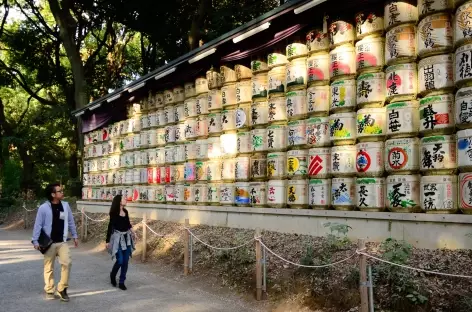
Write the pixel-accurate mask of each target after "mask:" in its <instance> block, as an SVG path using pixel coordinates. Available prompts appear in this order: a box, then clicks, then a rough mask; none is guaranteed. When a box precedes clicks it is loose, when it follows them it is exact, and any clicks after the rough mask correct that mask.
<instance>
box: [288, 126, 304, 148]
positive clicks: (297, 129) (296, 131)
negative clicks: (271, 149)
mask: <svg viewBox="0 0 472 312" xmlns="http://www.w3.org/2000/svg"><path fill="white" fill-rule="evenodd" d="M287 143H288V147H290V148H292V147H305V145H306V143H307V140H306V120H295V121H290V122H289V123H288V128H287Z"/></svg>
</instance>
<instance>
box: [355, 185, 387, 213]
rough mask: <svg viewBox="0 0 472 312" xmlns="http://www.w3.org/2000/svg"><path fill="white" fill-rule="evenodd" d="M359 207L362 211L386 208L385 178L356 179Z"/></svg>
mask: <svg viewBox="0 0 472 312" xmlns="http://www.w3.org/2000/svg"><path fill="white" fill-rule="evenodd" d="M356 194H357V197H356V201H357V204H356V206H357V208H358V209H359V210H361V211H383V210H384V209H385V178H373V177H372V178H357V179H356Z"/></svg>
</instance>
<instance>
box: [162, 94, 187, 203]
mask: <svg viewBox="0 0 472 312" xmlns="http://www.w3.org/2000/svg"><path fill="white" fill-rule="evenodd" d="M175 103H176V102H175V98H174V91H173V89H166V90H164V124H165V126H164V141H165V146H164V162H165V177H164V180H165V192H166V201H167V203H169V204H174V203H182V202H183V199H182V195H181V194H182V189H183V184H182V181H181V180H179V181H178V183H177V184H176V179H175V177H176V175H177V174H176V173H175V172H174V170H175V171H176V170H179V168H181V166H182V164H181V162H180V161H179V165H176V164H177V162H176V160H179V159H178V157H176V153H175V151H176V144H175V142H176V137H175V135H176V128H177V120H176V119H175V111H174V104H175ZM161 131H162V130H161ZM177 190H179V192H177ZM169 193H172V194H174V193H178V194H179V195H180V197H179V198H175V202H172V201H170V200H169V197H168V196H167V195H168V194H169Z"/></svg>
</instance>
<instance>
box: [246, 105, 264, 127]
mask: <svg viewBox="0 0 472 312" xmlns="http://www.w3.org/2000/svg"><path fill="white" fill-rule="evenodd" d="M268 112H269V109H268V102H267V101H263V102H252V104H251V114H250V116H251V121H250V124H251V126H252V127H258V126H264V125H266V124H267V122H268Z"/></svg>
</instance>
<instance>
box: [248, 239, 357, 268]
mask: <svg viewBox="0 0 472 312" xmlns="http://www.w3.org/2000/svg"><path fill="white" fill-rule="evenodd" d="M256 240H258V241H259V242H260V243H261V246H262V247H263V248H264V249H265V250H267V251H268V252H269V253H271V254H272V255H274V256H275V257H277V258H279V259H280V260H282V261H284V262H286V263H288V264H291V265H294V266H297V267H301V268H309V269H321V268H327V267H331V266H335V265H338V264H341V263H343V262H346V261H348V260H349V259H351V258H353V257H354V256H357V251H356V252H354V253H353V254H352V255H350V256H349V257H347V258H344V259H342V260H339V261H336V262H333V263H328V264H322V265H304V264H300V263H295V262H292V261H290V260H287V259H285V258H283V257H282V256H280V255H278V254H276V253H275V252H274V251H273V250H271V249H270V248H269V247H267V246H266V245H265V244H264V243H263V242H262V240H261V239H260V238H259V239H256Z"/></svg>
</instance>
